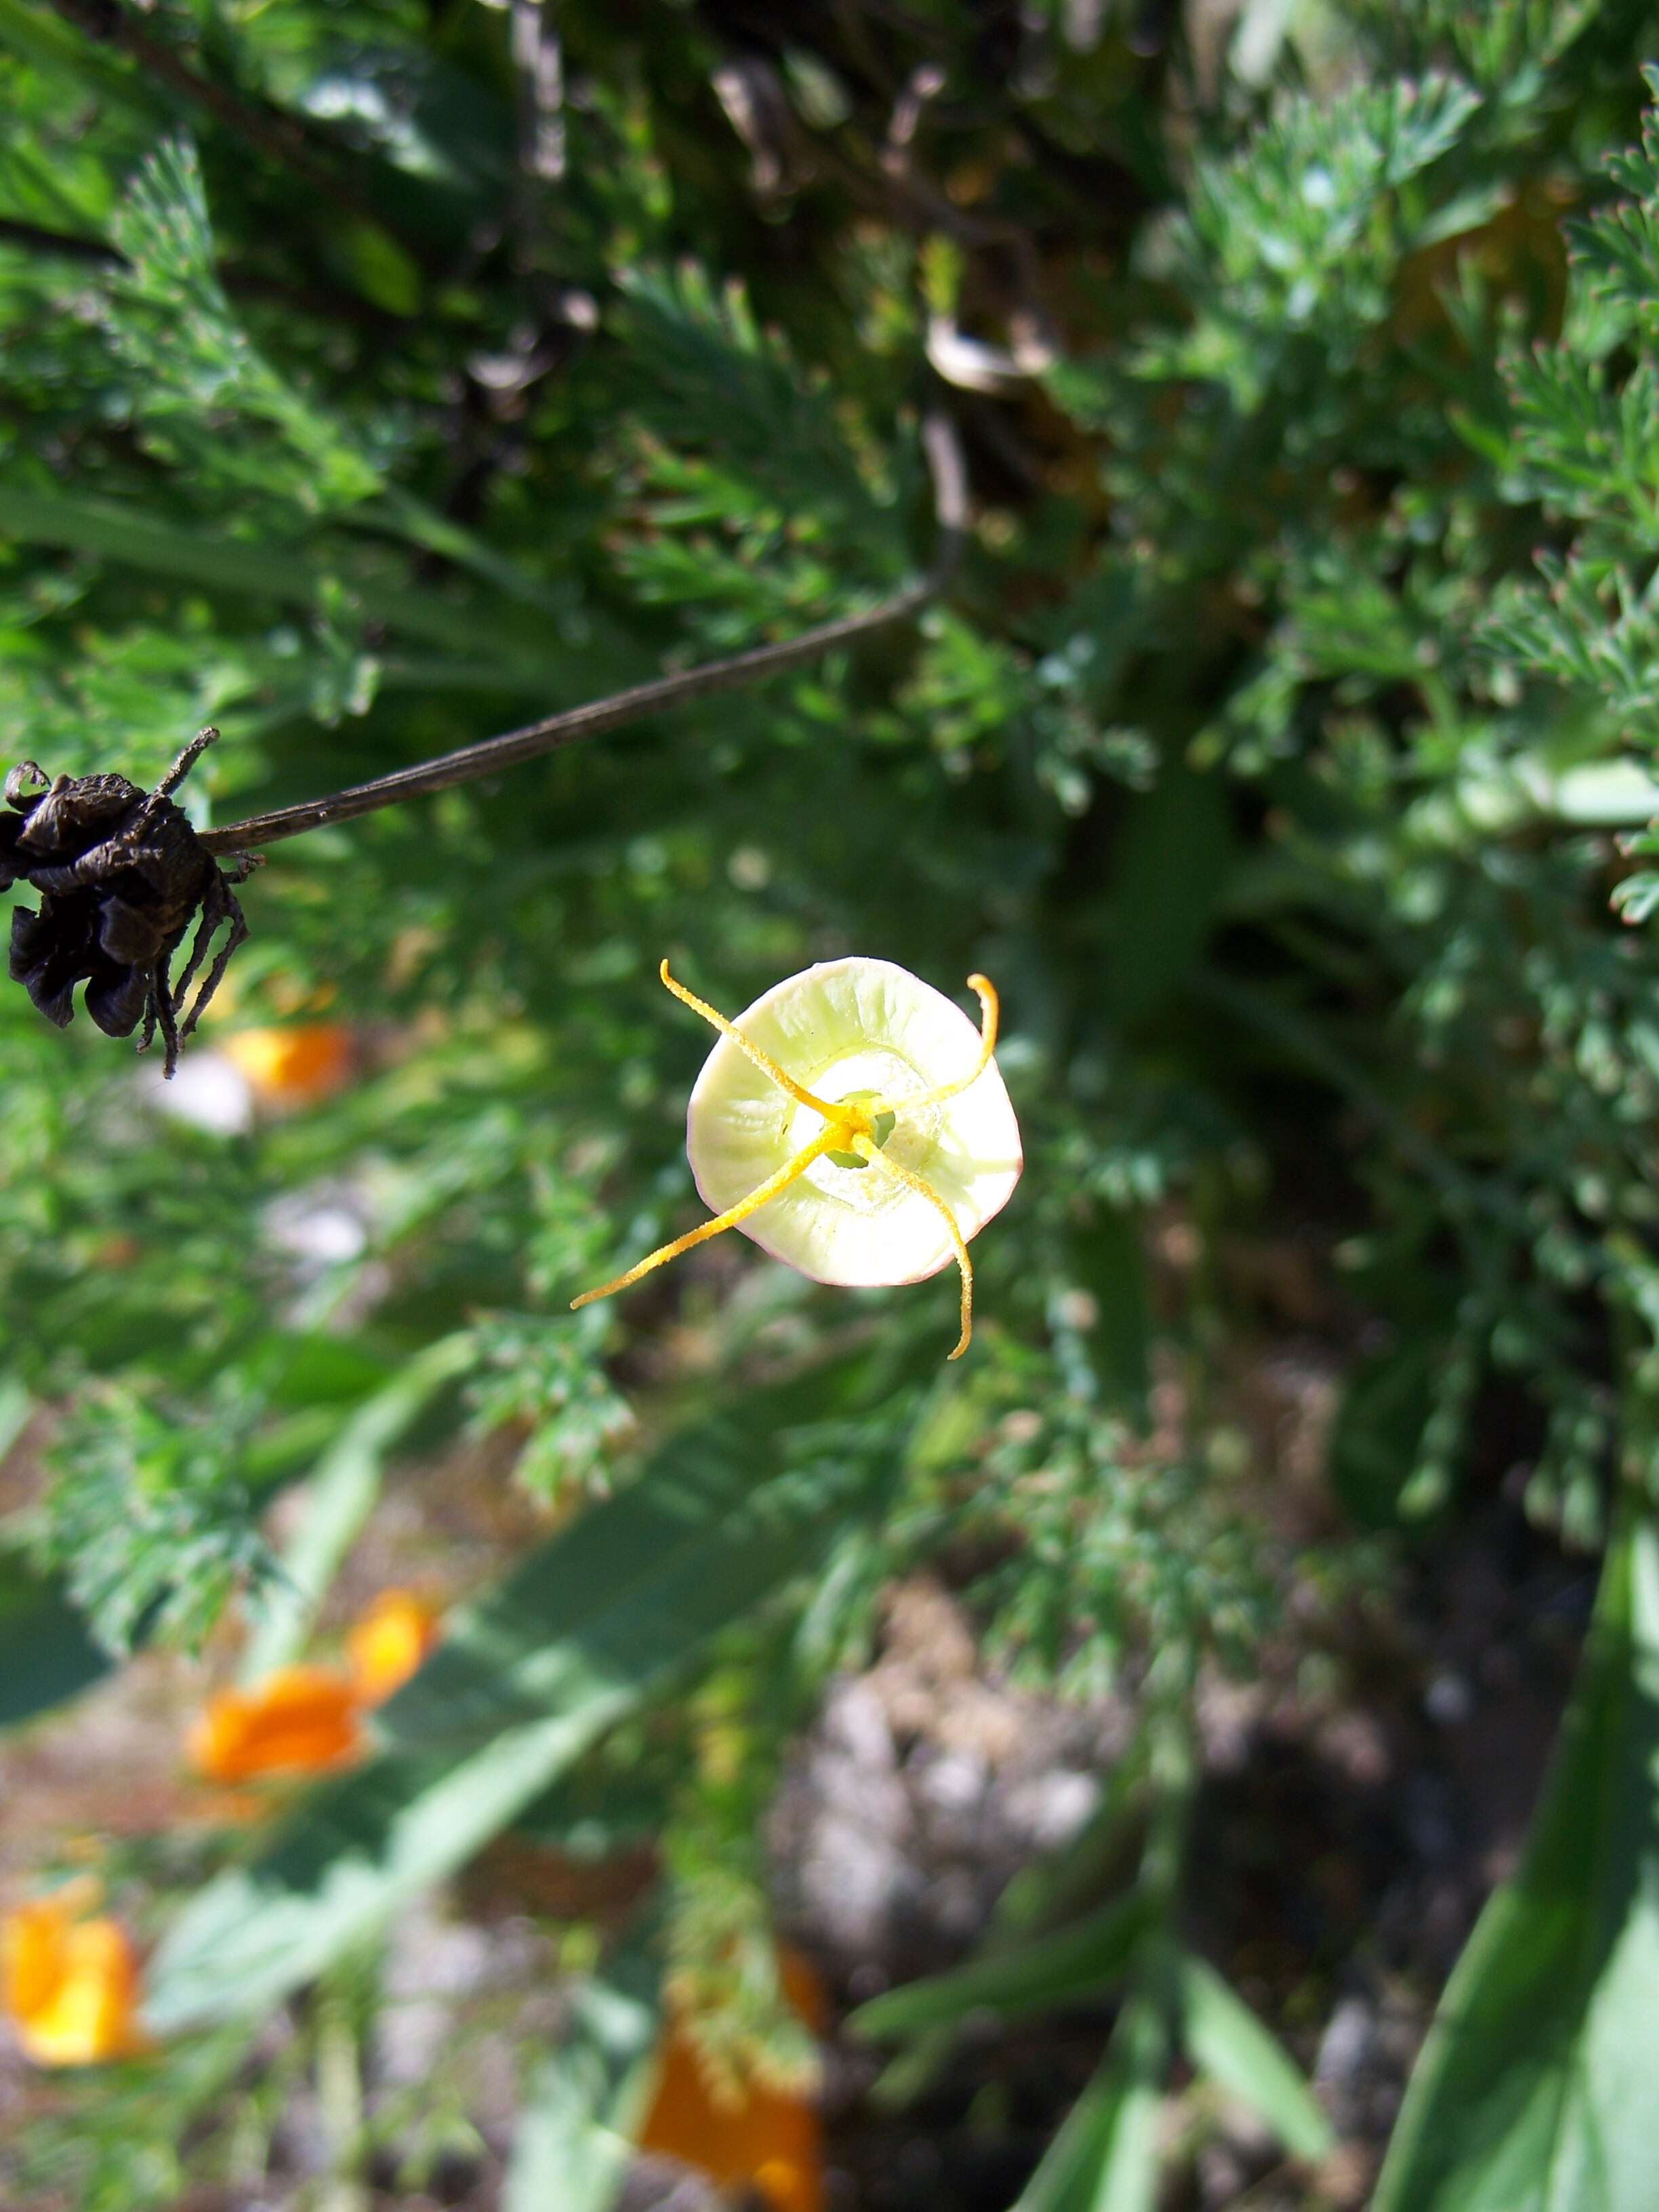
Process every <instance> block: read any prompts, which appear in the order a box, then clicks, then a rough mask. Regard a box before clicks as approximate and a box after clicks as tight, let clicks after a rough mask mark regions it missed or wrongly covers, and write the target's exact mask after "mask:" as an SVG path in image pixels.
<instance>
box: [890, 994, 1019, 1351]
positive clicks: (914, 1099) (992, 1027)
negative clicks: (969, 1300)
mask: <svg viewBox="0 0 1659 2212" xmlns="http://www.w3.org/2000/svg"><path fill="white" fill-rule="evenodd" d="M968 987H969V990H970V991H973V992H975V993H977V994H978V997H979V1012H980V1036H979V1058H978V1059H977V1060H975V1062H974V1064H973V1066H972V1067H971V1068H970V1069H969V1072H968V1073H967V1074H966V1075H963V1076H959V1077H958V1078H957V1080H956V1082H954V1083H941V1084H940V1085H939V1088H938V1089H937V1090H936V1091H915V1092H908V1091H907V1092H906V1093H905V1094H904V1095H903V1096H902V1097H897V1098H884V1099H882V1100H881V1101H880V1102H879V1103H880V1104H882V1105H884V1106H892V1107H896V1108H897V1109H900V1110H901V1111H902V1112H904V1113H907V1114H908V1113H910V1112H912V1111H913V1110H914V1109H915V1108H916V1107H918V1106H937V1105H938V1104H939V1102H940V1101H941V1099H945V1098H954V1097H957V1094H958V1093H959V1092H961V1091H967V1090H969V1089H970V1088H971V1086H972V1085H974V1084H975V1083H977V1082H978V1081H979V1079H980V1078H981V1075H983V1074H984V1073H985V1071H986V1069H987V1067H988V1066H990V1064H991V1054H993V1053H994V1051H995V1050H996V1048H997V993H996V986H995V984H994V983H993V982H992V981H991V979H990V977H989V976H988V975H970V976H969V978H968ZM951 1357H952V1358H955V1357H956V1355H955V1353H954V1352H953V1353H952V1354H951Z"/></svg>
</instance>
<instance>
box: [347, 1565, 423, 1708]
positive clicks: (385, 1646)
mask: <svg viewBox="0 0 1659 2212" xmlns="http://www.w3.org/2000/svg"><path fill="white" fill-rule="evenodd" d="M437 1640H438V1616H437V1614H436V1613H435V1612H434V1610H433V1608H432V1607H430V1606H429V1605H428V1604H427V1603H426V1602H425V1601H424V1600H423V1599H422V1598H418V1597H416V1595H415V1593H414V1591H413V1590H406V1589H388V1590H382V1591H381V1592H380V1595H379V1597H377V1598H376V1599H375V1600H374V1603H373V1604H372V1605H371V1606H370V1607H368V1610H367V1611H366V1612H365V1613H362V1614H361V1615H360V1616H359V1618H358V1619H357V1620H356V1622H354V1624H353V1625H352V1626H351V1627H350V1628H349V1630H348V1631H347V1632H346V1656H347V1657H348V1658H349V1661H350V1662H351V1674H352V1680H353V1682H354V1684H355V1686H356V1692H357V1695H358V1697H359V1698H360V1699H362V1703H363V1704H364V1705H383V1704H384V1703H385V1701H386V1699H388V1698H389V1697H390V1696H391V1695H392V1692H393V1691H394V1690H399V1689H401V1688H402V1687H403V1686H404V1683H405V1682H406V1681H407V1680H409V1678H410V1675H411V1674H413V1673H414V1672H415V1670H416V1668H417V1667H418V1666H419V1665H420V1663H421V1662H422V1660H423V1659H424V1658H425V1656H426V1655H427V1653H428V1651H430V1650H431V1649H432V1647H433V1645H434V1644H435V1643H436V1642H437Z"/></svg>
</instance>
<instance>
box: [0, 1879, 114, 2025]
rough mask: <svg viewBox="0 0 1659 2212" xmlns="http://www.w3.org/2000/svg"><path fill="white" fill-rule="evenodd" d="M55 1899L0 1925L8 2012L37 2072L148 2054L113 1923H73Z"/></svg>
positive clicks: (24, 1908)
mask: <svg viewBox="0 0 1659 2212" xmlns="http://www.w3.org/2000/svg"><path fill="white" fill-rule="evenodd" d="M71 1911H72V1908H71V1906H70V1905H68V1904H66V1903H65V1902H64V1899H62V1898H61V1897H58V1898H45V1899H39V1900H37V1901H36V1902H35V1903H33V1904H31V1905H21V1906H20V1907H19V1908H18V1909H17V1911H15V1912H13V1913H9V1914H8V1916H7V1917H6V1919H5V1922H4V1923H3V1926H0V1956H3V1966H4V1980H5V2000H6V2009H7V2010H8V2011H9V2013H10V2015H11V2016H12V2019H13V2021H14V2022H15V2026H16V2030H17V2039H18V2042H19V2043H20V2044H21V2046H22V2048H23V2051H24V2053H25V2055H26V2056H27V2057H29V2058H31V2059H33V2061H34V2063H35V2064H36V2065H37V2066H88V2065H91V2064H93V2063H95V2062H96V2061H98V2060H100V2059H105V2058H125V2057H131V2056H133V2055H134V2054H135V2053H136V2052H137V2051H143V2050H146V2049H147V2048H149V2044H148V2039H146V2037H145V2036H144V2034H143V2032H142V2030H141V2029H140V2028H139V2027H138V2024H137V2017H136V2015H137V2003H138V1961H137V1956H136V1954H135V1953H134V1951H133V1948H132V1942H131V1938H130V1937H129V1936H128V1935H127V1932H126V1930H125V1929H124V1928H123V1927H122V1926H121V1925H120V1924H119V1923H118V1922H117V1921H114V1920H110V1919H106V1918H101V1917H100V1918H96V1919H91V1920H80V1921H76V1920H75V1919H73V1918H72V1917H71Z"/></svg>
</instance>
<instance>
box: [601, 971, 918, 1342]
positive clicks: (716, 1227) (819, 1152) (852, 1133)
mask: <svg viewBox="0 0 1659 2212" xmlns="http://www.w3.org/2000/svg"><path fill="white" fill-rule="evenodd" d="M666 968H667V963H666V962H665V963H664V970H665V973H664V978H663V980H664V981H667V975H666ZM669 988H670V989H671V990H675V991H678V985H675V984H670V985H669ZM681 995H682V996H683V995H684V994H681ZM692 1003H693V1004H694V1005H695V1004H696V1001H695V1000H694V1001H693V1002H692ZM736 1034H737V1032H736V1031H735V1030H733V1031H732V1035H733V1036H736ZM739 1041H740V1042H741V1040H739ZM809 1103H811V1104H813V1105H817V1101H816V1100H811V1101H810V1102H809ZM818 1110H819V1111H820V1112H821V1113H826V1114H828V1113H833V1112H834V1110H835V1109H833V1108H831V1107H820V1108H819V1109H818ZM858 1135H859V1132H858V1131H856V1130H854V1129H853V1128H850V1127H848V1123H847V1121H846V1120H845V1119H844V1118H843V1117H841V1116H837V1118H836V1119H835V1120H834V1121H831V1122H830V1124H829V1127H828V1128H825V1129H820V1130H819V1132H818V1133H817V1136H816V1137H814V1138H813V1139H812V1141H811V1144H810V1145H807V1146H804V1147H803V1148H802V1150H801V1151H799V1152H797V1153H796V1154H795V1157H794V1158H793V1160H788V1161H786V1163H785V1164H784V1165H783V1166H782V1167H781V1168H780V1169H779V1170H778V1171H777V1173H776V1174H775V1175H770V1176H768V1177H767V1178H766V1181H765V1182H763V1183H762V1184H761V1185H760V1187H759V1188H758V1189H756V1190H751V1191H750V1194H749V1195H748V1197H747V1198H744V1199H739V1200H738V1203H737V1204H736V1205H735V1206H731V1207H729V1208H728V1209H727V1210H726V1212H724V1213H718V1214H716V1215H715V1217H714V1219H713V1220H712V1221H705V1222H704V1223H703V1224H702V1226H701V1227H700V1228H696V1229H693V1230H690V1231H688V1232H687V1234H686V1235H685V1236H684V1237H676V1238H675V1239H674V1241H673V1243H671V1244H664V1245H661V1246H659V1249H657V1250H656V1251H654V1252H653V1253H650V1254H648V1255H647V1257H646V1258H645V1259H643V1260H641V1261H640V1262H639V1264H638V1265H637V1267H630V1268H629V1270H628V1273H626V1274H625V1275H618V1276H617V1279H616V1280H615V1281H614V1282H611V1283H601V1284H600V1285H599V1289H598V1290H597V1291H583V1292H582V1294H581V1296H580V1297H579V1298H572V1299H571V1301H570V1307H571V1311H572V1312H573V1313H574V1311H575V1310H576V1308H577V1307H578V1306H587V1305H592V1303H593V1301H594V1299H595V1298H608V1297H611V1293H612V1292H613V1291H625V1290H627V1289H628V1287H629V1285H630V1284H632V1283H637V1282H638V1281H639V1279H640V1277H641V1275H648V1274H649V1273H651V1271H652V1269H653V1267H661V1266H662V1265H663V1263H664V1261H667V1260H678V1257H679V1255H680V1254H681V1253H682V1252H689V1251H690V1249H691V1248H692V1246H693V1245H694V1244H706V1243H708V1239H709V1238H710V1237H718V1236H720V1233H721V1231H724V1230H727V1229H735V1228H736V1227H737V1225H738V1222H740V1221H746V1220H747V1219H748V1218H749V1217H750V1214H751V1213H757V1212H759V1211H760V1209H761V1207H762V1206H765V1205H766V1204H768V1203H769V1200H772V1199H775V1197H776V1196H777V1195H778V1194H779V1192H780V1191H784V1190H787V1189H788V1188H789V1186H790V1184H791V1183H792V1182H798V1181H799V1178H800V1177H801V1176H804V1175H805V1172H806V1170H807V1169H808V1168H810V1167H811V1164H812V1163H813V1161H814V1160H817V1159H822V1158H823V1155H824V1153H825V1152H829V1151H830V1150H832V1149H833V1148H835V1147H836V1146H839V1147H840V1148H841V1149H842V1151H847V1150H849V1149H850V1148H851V1146H853V1144H854V1142H855V1141H856V1140H857V1138H858ZM952 1356H953V1357H954V1355H952Z"/></svg>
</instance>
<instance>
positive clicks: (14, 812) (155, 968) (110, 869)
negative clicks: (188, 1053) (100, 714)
mask: <svg viewBox="0 0 1659 2212" xmlns="http://www.w3.org/2000/svg"><path fill="white" fill-rule="evenodd" d="M217 735H218V732H217V731H216V730H204V731H203V732H202V733H201V735H200V736H199V737H198V738H196V739H194V740H193V742H192V743H191V744H188V745H186V746H185V750H184V751H183V752H182V753H180V754H179V757H178V759H177V760H176V761H175V762H174V763H173V766H172V767H171V768H170V769H168V770H167V774H166V775H164V776H163V777H162V778H161V782H160V783H159V784H158V785H157V786H156V787H155V790H154V791H148V792H147V791H141V790H140V789H139V788H138V787H137V784H135V783H130V782H128V781H127V779H126V777H125V776H124V775H85V776H78V777H70V776H66V775H59V776H55V777H54V776H48V775H46V773H45V772H44V770H42V769H39V768H37V767H36V766H35V764H34V763H33V761H24V762H22V763H21V764H20V765H19V766H17V767H16V768H14V769H12V770H11V772H10V774H9V775H8V776H7V778H6V781H5V794H4V795H5V802H6V805H7V806H8V807H9V808H10V809H11V813H10V814H9V815H7V814H3V813H0V890H9V889H10V888H11V886H12V884H15V883H24V884H28V885H29V887H30V888H31V890H36V891H39V892H40V909H39V911H38V912H35V911H33V910H31V909H30V908H27V907H18V908H15V910H14V912H13V915H12V918H11V961H10V969H11V976H12V980H13V981H14V982H17V983H21V984H22V986H23V987H24V989H25V990H26V991H27V993H28V994H29V996H30V998H31V999H33V1001H34V1003H35V1005H36V1006H38V1007H39V1008H40V1012H42V1013H43V1014H44V1015H45V1016H46V1019H47V1020H48V1021H49V1022H55V1023H56V1024H57V1025H58V1028H59V1029H66V1028H67V1027H68V1026H69V1024H70V1022H71V1021H72V1020H73V1019H74V1018H75V1005H74V996H75V987H76V984H77V983H84V984H85V985H86V1008H87V1012H88V1014H89V1015H90V1016H91V1017H92V1019H93V1020H94V1022H95V1023H96V1024H97V1025H98V1027H99V1028H100V1030H103V1031H104V1033H105V1035H106V1036H131V1034H132V1032H133V1030H135V1029H137V1027H138V1025H139V1024H140V1022H142V1023H143V1036H142V1037H141V1038H140V1040H139V1045H138V1049H139V1050H140V1052H143V1051H146V1050H148V1048H149V1045H150V1043H151V1042H153V1040H154V1038H155V1036H156V1034H157V1032H158V1031H159V1032H160V1034H161V1043H162V1048H163V1049H164V1051H165V1054H166V1057H167V1070H166V1072H167V1074H168V1075H171V1074H172V1073H173V1069H174V1068H175V1067H176V1066H178V1064H179V1046H180V1045H181V1044H182V1042H183V1041H184V1040H185V1037H187V1036H189V1035H190V1033H191V1030H193V1029H194V1028H195V1026H196V1024H197V1021H198V1020H199V1019H200V1018H201V1016H202V1012H203V1010H204V1007H205V1006H207V1004H208V1001H209V1000H210V999H211V998H212V996H213V994H214V993H215V992H216V990H217V989H218V987H219V985H220V983H221V982H222V980H223V978H224V973H225V969H226V968H227V967H228V965H229V963H230V957H231V955H232V954H233V953H234V951H235V950H236V948H237V946H238V945H240V944H241V942H242V940H243V939H245V938H246V935H247V924H246V922H245V921H244V920H243V918H242V909H241V908H240V906H239V905H238V903H237V902H236V899H235V896H234V893H233V890H232V885H233V884H239V883H240V882H242V881H243V880H244V879H245V878H246V876H247V874H248V872H249V870H250V869H251V867H252V865H253V864H252V861H251V860H247V859H246V858H241V859H238V860H235V861H234V862H233V865H232V866H231V867H230V868H228V869H223V868H221V866H219V863H218V861H217V860H216V859H215V858H214V856H213V854H211V853H210V851H209V850H208V848H207V847H206V846H205V845H204V844H203V842H201V840H200V838H199V837H198V836H197V834H196V831H195V829H193V828H192V827H191V823H190V820H189V817H187V816H186V815H185V813H184V812H183V811H181V810H180V809H179V807H177V806H175V805H173V798H172V794H173V792H174V791H176V790H177V789H178V787H179V784H180V783H181V782H182V781H184V779H185V776H186V775H188V774H189V773H190V770H191V768H192V767H193V766H194V765H195V763H196V762H197V760H198V759H199V758H200V757H201V755H202V754H203V753H204V751H205V750H207V748H208V746H209V745H210V744H212V743H213V742H214V740H215V738H216V737H217ZM198 915H199V917H200V919H199V921H197V917H198ZM192 922H196V923H197V930H196V938H195V942H194V943H193V944H192V945H191V949H190V957H189V958H188V960H187V961H186V962H185V972H184V974H183V975H181V976H180V977H179V980H178V981H177V982H176V983H175V982H173V980H172V973H171V971H172V966H173V959H174V957H175V956H176V954H177V953H178V951H179V947H180V946H181V945H183V943H184V941H185V938H186V937H187V936H188V935H189V933H190V929H191V924H192ZM226 923H228V925H229V933H228V936H227V937H226V939H225V941H224V943H223V945H222V946H221V947H220V950H219V954H218V957H217V958H216V960H215V961H214V963H213V965H212V967H211V968H210V969H209V971H208V974H207V976H206V978H205V980H204V982H203V984H202V986H201V988H200V990H199V991H198V992H197V996H196V1002H195V1004H194V1006H191V1007H190V1008H189V1010H188V1012H185V1000H186V999H187V997H188V995H189V992H190V987H191V983H192V981H194V980H195V977H196V975H197V970H198V969H200V967H201V966H202V963H203V962H204V960H205V959H206V957H207V954H208V951H209V949H210V946H211V945H212V943H213V939H214V938H215V936H216V934H217V933H218V931H219V928H220V927H221V925H222V924H226Z"/></svg>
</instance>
